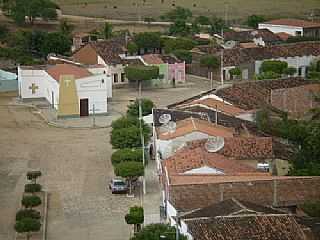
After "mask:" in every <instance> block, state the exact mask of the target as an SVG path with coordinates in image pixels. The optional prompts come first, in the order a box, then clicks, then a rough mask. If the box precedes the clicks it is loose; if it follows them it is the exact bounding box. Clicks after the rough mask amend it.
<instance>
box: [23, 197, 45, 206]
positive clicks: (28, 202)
mask: <svg viewBox="0 0 320 240" xmlns="http://www.w3.org/2000/svg"><path fill="white" fill-rule="evenodd" d="M21 204H22V205H23V206H25V207H26V208H32V207H36V206H39V205H40V204H41V199H40V197H39V196H35V195H32V196H24V197H23V198H22V200H21Z"/></svg>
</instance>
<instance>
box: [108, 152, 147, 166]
mask: <svg viewBox="0 0 320 240" xmlns="http://www.w3.org/2000/svg"><path fill="white" fill-rule="evenodd" d="M128 161H134V162H142V149H141V148H132V149H130V148H124V149H119V150H117V151H115V152H114V153H113V154H112V156H111V162H112V165H114V166H115V165H117V164H119V163H121V162H128Z"/></svg>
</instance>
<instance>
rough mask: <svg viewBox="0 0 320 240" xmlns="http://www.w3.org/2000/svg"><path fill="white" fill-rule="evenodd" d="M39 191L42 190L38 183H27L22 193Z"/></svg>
mask: <svg viewBox="0 0 320 240" xmlns="http://www.w3.org/2000/svg"><path fill="white" fill-rule="evenodd" d="M41 189H42V186H41V185H40V184H38V183H28V184H26V185H25V186H24V191H25V192H27V193H35V192H40V191H41Z"/></svg>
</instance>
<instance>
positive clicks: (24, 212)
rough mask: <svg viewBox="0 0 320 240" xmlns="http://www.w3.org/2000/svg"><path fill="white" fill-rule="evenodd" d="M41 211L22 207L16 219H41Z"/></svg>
mask: <svg viewBox="0 0 320 240" xmlns="http://www.w3.org/2000/svg"><path fill="white" fill-rule="evenodd" d="M40 217H41V216H40V212H39V211H36V210H33V209H21V210H19V211H18V212H17V213H16V221H20V220H22V219H23V218H32V219H40Z"/></svg>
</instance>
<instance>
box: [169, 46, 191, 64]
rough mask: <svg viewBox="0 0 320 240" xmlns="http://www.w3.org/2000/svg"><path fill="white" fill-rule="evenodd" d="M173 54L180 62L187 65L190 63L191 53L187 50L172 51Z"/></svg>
mask: <svg viewBox="0 0 320 240" xmlns="http://www.w3.org/2000/svg"><path fill="white" fill-rule="evenodd" d="M173 54H174V55H175V56H176V57H177V58H178V59H179V60H181V61H184V62H185V63H187V64H190V63H192V53H191V52H190V51H188V50H183V49H178V50H175V51H173Z"/></svg>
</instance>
